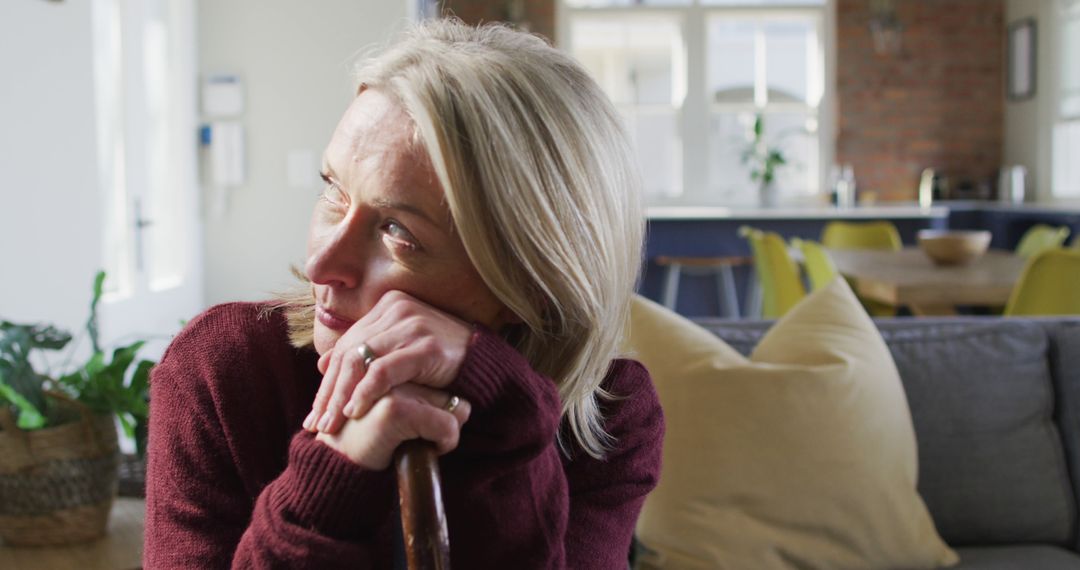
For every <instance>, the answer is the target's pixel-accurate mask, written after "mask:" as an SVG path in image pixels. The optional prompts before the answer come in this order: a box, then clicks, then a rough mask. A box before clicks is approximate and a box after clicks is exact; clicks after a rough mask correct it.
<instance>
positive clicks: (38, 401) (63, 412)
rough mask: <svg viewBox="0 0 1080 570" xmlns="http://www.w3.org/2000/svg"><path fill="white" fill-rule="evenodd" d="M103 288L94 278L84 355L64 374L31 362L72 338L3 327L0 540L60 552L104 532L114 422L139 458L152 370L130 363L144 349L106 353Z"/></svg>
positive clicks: (112, 485) (34, 327) (112, 477)
mask: <svg viewBox="0 0 1080 570" xmlns="http://www.w3.org/2000/svg"><path fill="white" fill-rule="evenodd" d="M104 282H105V273H104V272H99V273H98V274H97V275H96V276H95V279H94V284H93V295H92V299H91V302H90V317H89V318H88V319H87V321H86V333H87V335H88V337H89V339H90V343H91V349H92V353H91V356H90V357H89V359H88V360H87V361H86V362H85V363H84V364H83V365H81V366H78V367H75V368H74V369H72V370H70V371H67V372H66V373H63V374H58V375H51V374H48V373H40V372H39V371H38V370H36V369H35V368H34V363H33V362H34V358H33V357H34V354H35V353H36V352H38V351H59V350H62V349H64V348H65V347H67V346H69V343H70V342H71V340H72V337H71V335H70V334H69V333H67V332H64V331H61V330H59V329H57V328H56V327H53V326H51V325H40V324H16V323H12V322H9V321H3V320H0V538H3V540H4V541H5V542H7V543H9V544H26V545H30V544H33V545H41V544H61V543H66V542H77V541H80V540H87V539H91V538H94V537H97V536H100V535H101V534H103V533H104V531H105V523H106V522H107V520H108V512H109V509H110V508H111V505H112V500H113V497H114V496H115V493H116V485H117V466H118V463H119V448H118V445H117V436H116V429H115V427H114V423H113V417H116V418H118V419H119V421H120V424H121V426H122V427H123V429H124V431H125V432H126V433H127V435H128V436H129V437H132V438H134V439H135V442H136V449H137V451H138V452H139V454H140V455H141V454H143V453H144V451H145V441H146V437H145V434H146V429H145V426H146V420H147V414H148V410H149V406H148V404H147V397H148V389H149V373H150V369H151V367H152V366H153V363H152V362H151V361H149V360H141V361H139V362H138V363H136V356H137V353H138V352H139V350H140V349H141V348H142V347H143V344H144V341H136V342H133V343H131V344H127V345H124V346H120V347H118V348H116V349H114V350H113V351H112V354H111V355H107V354H106V351H105V350H104V349H103V347H102V346H101V344H100V340H99V337H98V318H97V308H98V302H99V301H100V300H101V294H102V287H103V285H104ZM132 365H134V368H132Z"/></svg>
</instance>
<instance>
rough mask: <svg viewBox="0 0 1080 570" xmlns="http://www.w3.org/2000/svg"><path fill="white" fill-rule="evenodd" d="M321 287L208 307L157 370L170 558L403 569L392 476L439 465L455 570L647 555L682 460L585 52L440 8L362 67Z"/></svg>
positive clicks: (158, 515) (324, 232) (620, 158)
mask: <svg viewBox="0 0 1080 570" xmlns="http://www.w3.org/2000/svg"><path fill="white" fill-rule="evenodd" d="M359 80H360V88H359V90H358V92H359V94H358V96H357V97H356V98H355V99H354V101H353V102H352V104H351V105H350V106H349V108H348V110H346V112H345V115H344V117H343V118H342V120H341V122H340V124H339V125H338V127H337V129H336V131H335V132H334V135H333V137H332V139H331V141H330V143H329V145H328V146H327V149H326V153H325V155H324V161H323V162H324V164H323V172H322V176H323V179H324V180H325V182H326V187H325V190H324V191H323V193H322V196H321V197H320V199H319V201H318V203H317V204H316V206H315V212H314V215H313V217H312V221H311V230H310V234H309V241H308V254H307V255H308V257H307V262H306V265H305V271H304V277H305V278H306V279H307V280H309V281H310V282H309V283H306V284H305V286H304V288H303V291H302V292H301V293H300V294H299V295H296V296H295V298H291V299H289V300H287V301H284V302H279V303H277V304H276V305H259V304H245V303H233V304H227V305H221V306H217V307H214V308H211V309H210V310H208V311H207V312H206V313H204V314H203V315H201V316H200V317H198V318H197V319H195V320H193V321H192V322H191V323H190V324H189V325H188V326H187V328H186V329H185V330H184V331H183V332H182V333H181V334H180V335H179V336H178V337H177V338H176V340H175V341H174V342H173V344H172V346H171V347H170V348H169V350H168V352H167V353H166V354H165V356H164V357H163V358H162V361H161V363H160V364H159V365H158V366H157V367H156V369H155V372H154V377H153V382H152V396H151V402H152V407H153V410H152V412H151V426H150V449H149V453H150V459H149V464H148V488H147V516H146V549H145V552H146V554H145V558H146V560H145V562H146V566H147V567H148V568H172V567H187V568H211V567H226V566H229V565H230V564H232V565H233V566H237V567H259V568H263V567H289V568H293V567H296V568H299V567H311V568H334V567H353V568H355V567H361V568H369V567H370V568H386V567H390V566H391V564H392V562H391V561H392V560H393V557H394V547H393V537H394V536H395V534H394V532H395V527H397V526H399V524H400V523H399V520H398V514H397V513H396V511H395V505H396V497H397V493H396V489H395V487H394V479H393V474H392V469H388V466H389V464H390V462H391V458H392V455H393V451H394V449H395V448H396V447H397V446H398V445H400V444H401V443H402V442H403V441H406V440H409V439H414V438H423V439H426V440H429V441H432V442H434V443H435V444H436V446H437V449H438V451H439V452H440V454H442V457H441V458H440V469H441V472H442V477H443V487H442V489H443V498H444V504H445V509H446V515H447V520H448V525H449V535H450V545H451V556H452V562H453V565H454V566H455V567H457V568H563V567H567V568H625V566H626V555H627V552H628V547H629V544H630V540H631V535H632V533H633V527H634V523H635V520H636V517H637V514H638V511H639V510H640V508H641V504H642V502H643V500H644V497H645V495H646V494H647V493H648V492H649V491H650V490H651V489H652V488H653V487H654V486H655V484H656V481H657V477H658V475H659V467H660V442H661V438H662V432H663V419H662V416H661V411H660V407H659V403H658V401H657V398H656V395H655V393H654V391H653V389H652V385H651V382H650V380H649V377H648V373H647V372H646V371H645V370H644V368H643V367H642V366H641V365H640V364H638V363H636V362H633V361H629V360H623V359H615V358H614V357H615V356H616V355H617V345H618V343H619V340H620V337H621V336H622V332H623V328H624V323H625V321H626V317H627V311H628V305H629V299H630V295H631V293H632V290H633V286H634V283H635V280H636V277H637V271H638V267H639V264H640V251H641V239H642V221H641V219H642V218H641V212H640V206H639V202H638V195H637V188H638V182H637V180H636V178H635V176H634V175H633V172H634V165H633V162H632V159H631V153H630V151H629V149H628V147H627V144H626V138H625V135H624V133H623V132H622V131H621V129H620V127H619V121H618V117H617V114H616V113H615V111H614V110H613V109H612V107H611V105H610V103H609V102H607V101H606V99H605V98H604V97H603V95H602V94H601V92H600V91H599V89H598V87H597V86H596V85H595V83H594V82H593V81H591V80H590V79H589V78H588V77H587V75H586V74H585V72H584V71H583V70H582V69H581V68H580V67H579V66H578V65H577V64H576V63H574V62H573V61H572V60H570V59H569V58H567V57H566V56H564V55H562V54H561V53H559V52H558V51H556V50H554V49H552V48H551V47H549V46H547V45H546V44H544V43H543V42H542V41H540V40H538V39H537V38H534V37H531V36H528V35H525V34H520V33H516V32H512V31H510V30H507V29H505V28H501V27H484V28H479V29H477V28H470V27H467V26H464V25H462V24H460V23H456V22H448V21H440V22H436V23H430V24H426V25H424V26H421V27H418V28H417V29H415V30H413V31H412V33H411V34H410V35H409V36H408V37H406V38H405V39H404V40H403V41H401V42H400V43H399V44H397V45H396V46H395V47H393V48H391V49H390V50H389V51H388V52H386V53H384V54H382V55H381V56H379V57H377V58H375V59H373V60H371V61H370V62H368V63H367V64H365V65H364V66H363V67H362V69H361V70H360V73H359Z"/></svg>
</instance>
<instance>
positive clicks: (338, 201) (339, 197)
mask: <svg viewBox="0 0 1080 570" xmlns="http://www.w3.org/2000/svg"><path fill="white" fill-rule="evenodd" d="M324 179H326V178H325V177H324ZM326 180H327V184H326V186H325V187H324V188H323V191H322V195H321V196H320V199H322V200H325V201H326V202H329V203H330V204H333V205H335V206H348V205H349V197H348V196H347V195H346V194H345V192H344V191H343V190H342V189H341V187H340V186H338V185H337V184H336V183H334V182H332V181H329V179H326Z"/></svg>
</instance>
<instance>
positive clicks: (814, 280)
mask: <svg viewBox="0 0 1080 570" xmlns="http://www.w3.org/2000/svg"><path fill="white" fill-rule="evenodd" d="M791 245H793V246H795V247H796V248H797V249H798V250H799V251H800V252H802V257H803V268H805V269H806V276H807V277H808V278H809V279H810V288H811V289H812V290H814V291H817V290H818V289H821V288H822V287H824V286H826V285H828V284H829V283H831V282H832V280H833V279H835V278H836V274H837V271H836V266H835V265H833V262H832V259H830V258H829V254H828V252H826V251H825V248H823V247H821V244H820V243H818V242H816V241H813V240H803V239H799V238H794V239H792V240H791Z"/></svg>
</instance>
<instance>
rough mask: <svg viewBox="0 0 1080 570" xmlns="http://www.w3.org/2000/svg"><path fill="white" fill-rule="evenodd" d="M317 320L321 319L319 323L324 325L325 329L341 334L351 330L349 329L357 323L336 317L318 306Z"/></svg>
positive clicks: (316, 308)
mask: <svg viewBox="0 0 1080 570" xmlns="http://www.w3.org/2000/svg"><path fill="white" fill-rule="evenodd" d="M315 318H317V319H319V322H320V323H322V324H323V326H324V327H326V328H328V329H331V330H335V331H341V332H345V331H347V330H349V327H351V326H352V325H353V323H355V322H356V321H355V320H350V319H346V318H343V317H340V316H338V315H335V314H334V313H331V312H330V311H327V310H326V309H324V308H322V307H320V306H318V305H316V306H315Z"/></svg>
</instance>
